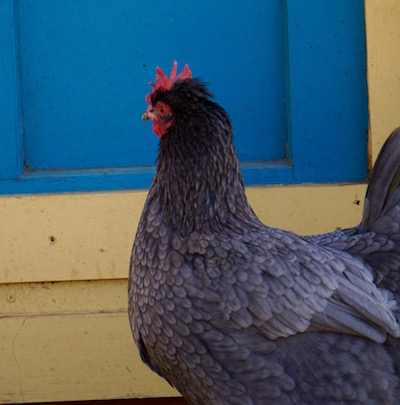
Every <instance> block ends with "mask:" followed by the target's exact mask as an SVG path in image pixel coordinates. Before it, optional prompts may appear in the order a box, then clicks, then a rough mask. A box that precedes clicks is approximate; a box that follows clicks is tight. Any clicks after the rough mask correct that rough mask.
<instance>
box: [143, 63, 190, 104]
mask: <svg viewBox="0 0 400 405" xmlns="http://www.w3.org/2000/svg"><path fill="white" fill-rule="evenodd" d="M156 71H157V74H156V84H154V83H151V82H149V84H150V86H151V87H153V91H152V92H151V94H153V93H154V92H155V91H156V90H159V89H162V90H171V88H172V86H173V84H174V83H175V82H176V81H177V80H185V79H190V78H191V77H192V71H191V70H190V69H189V66H188V65H187V64H186V65H185V67H184V68H183V70H182V72H181V73H179V75H178V76H177V75H176V72H177V71H178V62H177V61H175V62H174V64H173V66H172V70H171V74H170V75H169V77H168V76H167V75H166V74H165V73H164V72H163V71H162V70H161V69H160V68H159V67H158V66H157V68H156ZM151 94H150V93H149V94H147V96H146V102H147V103H150V98H151Z"/></svg>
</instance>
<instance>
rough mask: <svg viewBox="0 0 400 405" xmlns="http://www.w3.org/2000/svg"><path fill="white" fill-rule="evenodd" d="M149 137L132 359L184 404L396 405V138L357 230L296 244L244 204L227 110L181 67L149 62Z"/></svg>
mask: <svg viewBox="0 0 400 405" xmlns="http://www.w3.org/2000/svg"><path fill="white" fill-rule="evenodd" d="M146 100H147V102H148V103H149V105H148V108H147V110H146V111H145V112H144V114H143V119H145V120H149V119H150V120H153V130H154V132H155V133H156V134H157V135H158V136H159V137H160V146H159V154H158V159H157V172H156V175H155V177H154V179H153V182H152V185H151V188H150V191H149V194H148V197H147V201H146V204H145V206H144V210H143V214H142V217H141V219H140V223H139V226H138V230H137V234H136V239H135V242H134V246H133V252H132V259H131V269H130V277H129V317H130V322H131V326H132V331H133V336H134V339H135V341H136V344H137V346H138V349H139V352H140V355H141V358H142V359H143V361H144V362H145V363H147V364H148V365H149V366H150V367H151V368H152V369H153V370H154V371H155V372H157V373H158V374H160V375H161V376H162V377H164V378H165V379H166V380H167V381H169V382H170V384H172V385H173V386H174V387H176V388H177V389H178V390H179V391H180V392H181V393H182V395H183V396H184V397H185V398H186V400H187V401H188V402H189V403H190V404H191V405H220V404H237V405H250V404H262V405H265V404H277V405H285V404H296V405H298V404H324V405H326V404H363V405H365V404H399V403H400V399H399V398H400V371H399V370H400V347H399V341H400V339H399V336H400V327H399V303H400V228H399V226H400V188H399V182H400V130H396V131H395V132H394V133H393V134H392V135H391V136H390V138H389V139H388V141H387V142H386V144H385V146H384V148H383V150H382V151H381V153H380V156H379V158H378V160H377V163H376V165H375V167H374V170H373V173H372V176H371V179H370V184H369V188H368V191H367V195H366V201H365V208H364V216H363V219H362V222H361V224H360V225H359V226H357V227H355V228H352V229H347V230H340V231H336V232H333V233H330V234H326V235H319V236H311V237H303V236H299V235H296V234H293V233H290V232H285V231H283V230H280V229H275V228H270V227H267V226H265V225H264V224H262V223H261V222H260V220H259V219H258V218H257V216H256V215H255V214H254V212H253V211H252V209H251V207H250V205H249V203H248V202H247V199H246V195H245V189H244V184H243V179H242V176H241V173H240V169H239V162H238V158H237V155H236V152H235V148H234V145H233V142H232V126H231V122H230V120H229V117H228V115H227V113H226V112H225V111H224V110H223V109H222V108H221V107H220V106H219V105H217V104H216V103H215V102H214V101H212V95H211V93H210V92H209V91H208V90H207V88H206V87H205V86H204V85H203V84H202V82H201V81H199V80H197V79H194V78H192V77H191V72H190V70H189V68H188V67H187V66H185V68H184V69H183V71H182V72H181V74H180V75H178V76H177V65H176V62H175V64H174V66H173V69H172V72H171V75H170V77H167V76H166V75H165V74H164V73H163V72H162V71H161V69H158V68H157V76H156V84H153V90H152V92H151V94H149V95H148V96H147V99H146Z"/></svg>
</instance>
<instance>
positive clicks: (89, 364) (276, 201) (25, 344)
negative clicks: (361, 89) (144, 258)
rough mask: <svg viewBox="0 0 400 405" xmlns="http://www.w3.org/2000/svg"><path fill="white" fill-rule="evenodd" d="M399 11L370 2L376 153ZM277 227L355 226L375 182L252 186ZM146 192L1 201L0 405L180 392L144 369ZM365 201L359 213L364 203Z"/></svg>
mask: <svg viewBox="0 0 400 405" xmlns="http://www.w3.org/2000/svg"><path fill="white" fill-rule="evenodd" d="M398 21H400V3H399V2H398V0H385V1H383V2H380V1H379V2H378V1H375V0H367V1H366V22H367V24H366V25H367V49H368V86H369V97H370V119H371V122H370V128H371V131H370V149H371V154H372V159H375V158H376V156H377V153H378V152H379V149H380V147H381V145H382V143H383V142H384V140H385V139H386V137H387V135H388V134H389V133H390V132H391V130H392V129H394V128H395V127H396V126H398V125H400V76H399V72H400V50H399V49H400V47H399V46H398V44H399V43H400V24H398ZM247 192H248V196H249V199H250V202H251V204H252V205H253V208H254V209H255V211H256V212H257V213H258V215H259V216H260V218H261V219H262V220H263V221H264V222H265V223H267V224H270V225H273V226H278V227H282V228H285V229H288V230H291V231H295V232H300V233H303V234H310V233H319V232H327V231H331V230H333V229H335V228H336V227H347V226H353V225H355V224H357V223H358V222H359V220H360V218H361V213H362V199H363V195H364V192H365V185H360V184H350V185H335V186H307V187H305V186H290V187H252V188H248V190H247ZM145 197H146V193H145V192H124V193H94V194H65V195H48V196H24V197H2V198H0V218H1V232H0V249H1V252H0V257H1V263H0V353H1V357H0V362H1V363H0V364H1V367H0V402H1V403H23V402H34V401H37V402H39V401H67V400H86V399H108V398H127V397H146V396H155V397H158V396H170V395H176V392H175V391H174V390H173V389H171V388H170V387H169V386H168V384H166V383H165V382H164V381H163V380H162V379H160V378H158V377H157V376H156V375H155V374H153V373H152V372H150V371H149V369H148V368H147V367H145V366H144V365H142V363H141V362H140V360H139V358H138V355H137V351H136V348H135V346H134V344H133V340H132V338H131V335H130V330H129V322H128V318H127V315H126V303H127V296H126V278H127V274H128V262H129V256H130V249H131V246H132V242H133V238H134V233H135V228H136V225H137V222H138V219H139V215H140V212H141V209H142V206H143V203H144V200H145ZM359 201H361V204H359Z"/></svg>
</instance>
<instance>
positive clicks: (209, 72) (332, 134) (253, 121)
mask: <svg viewBox="0 0 400 405" xmlns="http://www.w3.org/2000/svg"><path fill="white" fill-rule="evenodd" d="M0 19H1V21H0V22H1V24H0V40H1V42H2V46H1V48H0V53H1V60H2V61H3V62H2V63H1V64H0V71H1V75H0V107H1V110H2V111H3V114H2V117H0V124H1V125H0V193H2V194H7V193H32V192H63V191H89V190H115V189H137V188H146V187H148V186H149V184H150V180H151V178H152V176H153V174H154V170H155V169H154V165H155V159H156V154H157V144H158V139H157V137H155V136H154V135H153V133H152V132H151V129H150V126H149V125H148V123H143V122H142V121H141V114H142V111H143V110H144V109H145V108H146V104H145V101H144V98H145V95H146V93H147V92H148V91H149V87H148V84H147V83H148V82H149V81H153V80H154V74H155V67H156V66H157V65H158V66H160V67H161V68H162V69H164V70H165V71H167V72H169V70H170V68H171V67H172V63H173V61H174V60H175V59H176V60H177V61H178V69H179V66H180V67H181V68H182V67H183V66H184V64H185V63H188V64H189V66H190V68H191V69H192V71H193V74H194V76H197V77H201V78H203V79H204V80H205V81H206V82H208V83H209V87H210V89H211V90H212V92H213V93H214V94H215V96H216V100H217V102H218V103H219V104H221V105H222V106H223V107H224V108H225V109H226V110H227V111H228V113H229V115H230V116H231V119H232V121H233V125H234V137H235V144H236V147H237V150H238V154H239V158H240V161H241V163H242V169H243V174H244V178H245V182H246V184H270V183H275V184H276V183H301V182H339V181H359V180H364V179H365V178H366V174H367V153H366V149H367V146H366V145H367V129H368V103H367V88H366V50H365V33H364V8H363V1H362V0H355V1H351V2H349V1H348V0H335V1H333V0H327V1H324V2H320V1H317V0H310V1H307V2H298V1H295V0H287V1H283V0H282V1H279V0H269V1H265V0H264V1H256V0H250V1H246V2H241V1H235V0H234V1H232V0H229V1H228V0H221V1H217V2H216V1H210V0H204V1H200V2H187V1H181V0H178V1H175V2H165V1H159V0H153V1H144V0H143V1H132V0H57V1H53V0H20V1H12V0H4V1H2V2H1V4H0Z"/></svg>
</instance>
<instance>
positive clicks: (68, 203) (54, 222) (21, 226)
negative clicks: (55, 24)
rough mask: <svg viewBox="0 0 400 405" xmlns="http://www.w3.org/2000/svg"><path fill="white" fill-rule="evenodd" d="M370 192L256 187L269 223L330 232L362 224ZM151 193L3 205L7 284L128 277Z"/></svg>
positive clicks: (1, 278)
mask: <svg viewBox="0 0 400 405" xmlns="http://www.w3.org/2000/svg"><path fill="white" fill-rule="evenodd" d="M364 190H365V186H364V185H347V186H307V187H305V186H302V187H255V188H249V189H248V191H247V192H248V196H249V199H250V202H251V204H252V206H253V207H254V209H255V211H256V212H257V213H258V214H259V216H260V218H261V219H262V220H263V221H264V222H265V223H267V224H270V225H272V226H279V227H283V228H286V229H290V230H292V231H295V232H300V233H316V232H327V231H330V230H332V229H335V227H337V226H340V227H344V226H348V225H355V224H357V223H358V222H359V220H360V218H361V205H356V204H354V201H355V200H358V199H361V200H362V198H363V194H364ZM145 197H146V193H145V192H124V193H94V194H62V195H46V196H24V197H2V198H0V218H1V221H2V228H3V229H6V230H7V231H6V232H0V257H1V258H2V260H1V263H0V283H16V282H32V281H68V280H101V279H114V278H126V277H127V275H128V267H129V258H130V252H131V247H132V243H133V239H134V236H135V232H136V226H137V223H138V220H139V217H140V213H141V211H142V208H143V204H144V200H145Z"/></svg>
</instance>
